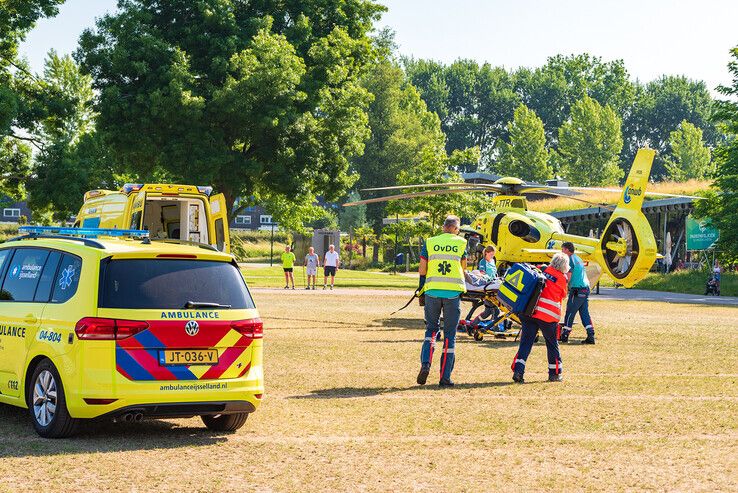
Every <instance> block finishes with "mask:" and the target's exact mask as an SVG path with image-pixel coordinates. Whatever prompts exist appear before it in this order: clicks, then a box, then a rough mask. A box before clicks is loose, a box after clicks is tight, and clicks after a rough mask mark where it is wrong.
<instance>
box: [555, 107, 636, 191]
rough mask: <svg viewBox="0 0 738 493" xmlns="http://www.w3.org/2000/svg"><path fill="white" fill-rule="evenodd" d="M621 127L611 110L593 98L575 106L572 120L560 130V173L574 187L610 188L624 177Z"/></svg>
mask: <svg viewBox="0 0 738 493" xmlns="http://www.w3.org/2000/svg"><path fill="white" fill-rule="evenodd" d="M620 123H621V121H620V118H619V117H618V116H617V114H615V111H614V110H613V109H612V108H611V107H610V106H604V107H603V106H601V105H600V104H599V103H598V102H597V101H595V100H594V99H592V98H590V97H587V96H585V97H584V98H583V99H581V100H579V101H577V102H576V103H574V105H573V106H572V108H571V117H570V119H569V120H568V121H567V122H564V124H563V125H562V126H561V128H560V129H559V147H558V157H559V158H560V159H559V164H560V172H561V173H562V174H563V175H564V176H565V177H566V178H567V179H568V180H569V183H570V184H571V185H581V186H591V185H608V184H611V183H613V182H616V181H617V180H619V179H620V178H621V177H622V176H623V170H622V169H620V167H619V166H618V156H619V154H620V150H621V149H622V147H623V137H622V134H621V131H620Z"/></svg>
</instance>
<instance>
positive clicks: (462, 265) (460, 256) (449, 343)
mask: <svg viewBox="0 0 738 493" xmlns="http://www.w3.org/2000/svg"><path fill="white" fill-rule="evenodd" d="M459 226H460V221H459V218H458V217H456V216H448V217H447V218H446V221H445V222H444V223H443V233H442V234H440V235H438V236H434V237H432V238H428V240H427V241H426V242H425V245H424V246H423V250H422V251H421V253H420V267H419V268H418V273H419V274H420V284H419V286H418V291H419V292H420V296H421V304H423V301H424V302H425V305H424V306H425V321H426V328H425V339H424V340H423V348H422V349H421V352H420V373H418V384H420V385H424V384H425V382H426V380H427V379H428V373H430V367H431V362H432V361H433V349H434V346H435V343H436V335H437V334H438V331H439V330H441V329H440V325H441V323H440V322H441V321H440V318H441V312H443V352H442V354H441V355H440V358H439V359H440V360H441V374H440V381H439V382H438V385H439V386H441V387H451V386H452V385H453V384H454V383H453V382H452V381H451V372H452V371H453V369H454V361H455V355H454V351H455V349H456V327H457V326H458V325H459V319H460V318H461V299H460V296H461V293H464V292H465V291H466V283H465V282H464V270H465V269H466V240H465V239H464V238H462V237H460V236H458V233H459Z"/></svg>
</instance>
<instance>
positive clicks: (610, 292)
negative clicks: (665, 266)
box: [592, 288, 738, 306]
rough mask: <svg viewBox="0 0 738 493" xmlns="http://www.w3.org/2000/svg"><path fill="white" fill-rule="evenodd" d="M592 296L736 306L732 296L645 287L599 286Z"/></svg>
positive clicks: (735, 300) (737, 299) (737, 304)
mask: <svg viewBox="0 0 738 493" xmlns="http://www.w3.org/2000/svg"><path fill="white" fill-rule="evenodd" d="M592 298H593V299H597V298H605V299H608V298H609V299H613V300H637V301H662V302H665V303H692V304H696V305H722V306H738V298H736V297H733V296H703V295H700V294H684V293H666V292H663V291H647V290H645V289H622V288H620V289H615V288H600V294H599V295H595V294H593V295H592Z"/></svg>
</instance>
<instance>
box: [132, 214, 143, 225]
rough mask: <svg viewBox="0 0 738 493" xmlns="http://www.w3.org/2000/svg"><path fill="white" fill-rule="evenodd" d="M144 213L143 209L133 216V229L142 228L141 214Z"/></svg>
mask: <svg viewBox="0 0 738 493" xmlns="http://www.w3.org/2000/svg"><path fill="white" fill-rule="evenodd" d="M142 214H143V213H142V212H141V211H138V212H135V213H134V214H133V216H131V229H141V215H142Z"/></svg>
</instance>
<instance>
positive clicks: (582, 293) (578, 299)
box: [560, 241, 595, 344]
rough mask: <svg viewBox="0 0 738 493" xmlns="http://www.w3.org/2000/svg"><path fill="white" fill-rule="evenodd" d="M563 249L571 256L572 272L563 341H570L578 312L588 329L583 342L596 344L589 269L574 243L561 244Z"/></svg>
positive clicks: (562, 332) (562, 331)
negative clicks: (587, 269) (575, 250)
mask: <svg viewBox="0 0 738 493" xmlns="http://www.w3.org/2000/svg"><path fill="white" fill-rule="evenodd" d="M561 251H562V252H564V253H565V254H566V255H568V256H569V267H570V273H571V274H570V275H571V278H570V279H569V300H568V301H567V303H566V316H565V317H564V327H563V328H562V330H561V337H560V339H561V342H569V334H571V330H572V327H573V326H574V317H576V315H577V313H578V314H579V316H580V317H581V319H582V325H584V328H585V329H586V330H587V338H586V339H584V340H582V344H594V343H595V331H594V327H593V326H592V317H590V316H589V279H588V278H587V271H586V270H585V269H584V261H583V260H582V259H581V258H579V256H578V255H577V254H575V253H574V244H573V243H571V242H570V241H567V242H564V243H563V244H562V245H561Z"/></svg>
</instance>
